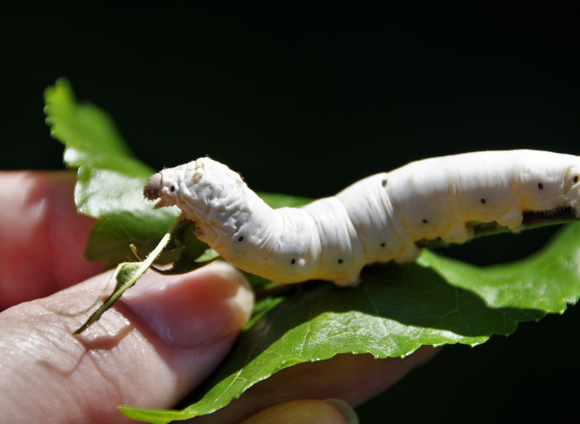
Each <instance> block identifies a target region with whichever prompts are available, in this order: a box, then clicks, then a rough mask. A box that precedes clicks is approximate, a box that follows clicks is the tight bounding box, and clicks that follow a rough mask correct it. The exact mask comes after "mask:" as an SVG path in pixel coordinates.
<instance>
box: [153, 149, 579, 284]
mask: <svg viewBox="0 0 580 424" xmlns="http://www.w3.org/2000/svg"><path fill="white" fill-rule="evenodd" d="M579 174H580V159H579V158H578V157H576V156H572V155H566V154H558V153H551V152H542V151H534V150H514V151H493V152H476V153H466V154H462V155H455V156H444V157H439V158H431V159H425V160H422V161H417V162H412V163H410V164H408V165H405V166H403V167H401V168H398V169H395V170H394V171H391V172H389V173H381V174H377V175H373V176H370V177H368V178H365V179H363V180H360V181H358V182H357V183H355V184H353V185H351V186H350V187H348V188H346V189H345V190H343V191H341V192H340V193H338V194H337V195H336V196H334V197H328V198H324V199H320V200H316V201H314V202H312V203H310V204H308V205H306V206H304V207H302V208H280V209H276V210H274V209H271V208H270V207H269V206H268V205H266V204H265V203H264V202H263V201H262V200H261V199H260V198H259V197H258V196H257V195H256V194H255V193H254V192H253V191H252V190H250V189H249V188H248V187H247V185H246V184H245V183H244V182H243V181H242V179H241V177H240V176H239V175H238V174H237V173H235V172H233V171H232V170H230V169H229V168H228V167H227V166H225V165H223V164H221V163H219V162H216V161H214V160H212V159H209V158H201V159H198V160H196V161H193V162H190V163H188V164H184V165H181V166H178V167H175V168H170V169H164V170H162V171H160V172H158V173H156V174H154V175H152V176H151V177H150V178H149V181H148V183H147V185H146V187H145V190H144V195H145V197H147V198H148V199H150V200H154V199H161V200H160V201H159V203H157V205H156V206H155V207H163V206H172V205H177V207H179V208H180V209H181V211H182V219H187V220H190V221H194V222H195V223H196V235H198V237H199V238H200V239H201V240H202V241H204V242H206V243H207V244H208V245H210V246H211V247H213V248H214V249H216V250H217V251H218V253H219V254H220V255H221V256H222V257H223V258H224V259H225V260H227V261H228V262H230V263H232V264H233V265H235V266H237V267H239V268H241V269H243V270H244V271H247V272H250V273H254V274H256V275H259V276H262V277H265V278H269V279H272V280H274V281H277V282H280V283H295V282H300V281H306V280H310V279H322V280H329V281H333V282H334V283H336V284H338V285H340V286H354V285H356V284H357V283H358V282H359V274H360V271H361V270H362V268H363V267H364V266H365V265H366V264H370V263H374V262H388V261H391V260H393V261H395V262H409V261H413V260H415V259H416V258H417V256H418V255H419V253H420V250H419V248H418V247H417V245H416V244H415V243H416V242H417V241H419V240H442V241H444V242H446V243H463V242H465V241H466V240H468V239H469V238H471V237H472V235H473V228H472V227H468V226H466V224H467V223H469V222H474V221H476V222H481V223H497V224H499V225H501V226H506V227H509V228H510V229H511V230H512V231H519V230H520V229H521V228H522V219H523V215H522V214H523V213H524V212H546V211H552V210H558V209H560V208H564V207H567V208H571V209H572V210H573V212H574V214H575V216H576V217H578V216H580V213H579V208H578V201H579V200H580V184H577V183H578V181H579V177H578V175H579ZM387 180H388V185H387ZM539 180H541V181H542V182H541V183H539V184H538V181H539ZM538 188H539V189H540V190H538ZM482 195H485V197H482ZM422 216H428V217H429V220H427V219H425V218H422ZM418 223H422V224H421V225H417V224H418ZM427 223H429V225H423V224H427ZM241 234H246V235H248V234H250V235H251V236H250V237H247V238H244V237H243V236H241ZM234 240H238V241H240V242H241V241H242V240H245V242H244V243H234V242H233V241H234ZM337 257H339V258H340V259H339V260H338V261H337V260H336V259H333V258H337Z"/></svg>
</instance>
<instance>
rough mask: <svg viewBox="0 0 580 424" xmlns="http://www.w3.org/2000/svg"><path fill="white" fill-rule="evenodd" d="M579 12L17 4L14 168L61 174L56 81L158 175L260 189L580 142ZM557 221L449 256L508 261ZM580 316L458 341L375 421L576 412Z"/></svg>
mask: <svg viewBox="0 0 580 424" xmlns="http://www.w3.org/2000/svg"><path fill="white" fill-rule="evenodd" d="M464 3H469V4H464ZM579 18H580V7H579V6H577V3H576V2H572V1H570V2H560V1H554V2H536V1H526V2H524V1H521V2H515V1H507V2H506V1H486V2H483V1H481V2H456V3H455V2H447V3H444V4H440V3H439V2H427V1H417V2H401V4H397V3H394V4H392V5H389V6H381V7H380V8H377V7H370V6H367V5H354V4H353V5H351V6H349V7H337V6H336V5H332V4H330V3H328V4H326V3H325V4H316V5H313V4H311V3H308V2H299V1H295V2H275V5H272V4H270V5H263V4H261V5H257V4H237V5H235V6H232V5H229V4H226V3H219V4H218V3H214V4H212V6H198V5H196V6H192V5H187V4H185V3H181V2H175V3H173V4H171V5H167V6H156V7H151V6H149V7H148V6H145V5H143V4H140V5H139V6H137V7H122V6H117V7H114V6H111V7H106V6H103V5H99V6H97V5H96V3H92V4H89V3H87V2H83V3H80V2H79V3H78V4H77V5H74V6H71V5H67V6H55V5H50V4H45V3H43V4H39V5H30V4H28V5H24V4H21V5H14V4H13V5H12V6H10V7H7V6H2V7H1V8H0V60H1V66H0V69H1V71H0V75H1V79H0V122H1V134H0V140H2V141H1V143H2V150H1V152H2V153H1V154H0V168H1V169H27V168H32V169H61V168H62V146H61V145H60V144H59V143H58V142H57V141H55V140H52V139H51V138H50V137H49V131H48V128H47V127H46V126H45V125H44V115H43V113H42V107H43V98H42V93H43V90H44V88H45V87H46V86H48V85H51V84H53V83H54V82H55V80H56V79H57V78H59V77H67V78H69V79H70V81H71V83H72V85H73V88H74V89H75V91H76V93H77V96H78V97H79V98H80V99H82V100H90V101H91V102H93V103H95V104H97V105H99V106H100V107H102V108H104V109H105V110H107V111H108V112H109V113H110V114H111V115H112V116H113V117H114V119H115V121H116V122H117V124H118V126H119V128H120V130H121V132H122V133H123V135H124V136H125V138H126V140H127V142H128V143H129V145H130V146H131V148H132V150H133V151H134V152H135V154H136V155H137V156H138V157H139V158H141V159H143V160H144V161H145V162H147V163H149V164H150V165H152V166H153V168H155V169H158V168H161V167H163V166H175V165H177V164H180V163H183V162H188V161H190V160H193V159H195V158H197V157H199V156H204V155H209V156H211V157H212V158H214V159H217V160H219V161H221V162H224V163H226V164H227V165H228V166H230V167H231V168H232V169H234V170H236V171H239V172H240V173H241V174H242V175H243V176H244V178H245V179H246V181H247V182H248V184H249V185H250V187H252V188H254V189H255V190H259V191H269V192H281V193H288V194H295V195H301V196H308V197H321V196H327V195H332V194H334V193H335V192H337V191H339V190H340V189H342V188H344V187H345V186H347V185H348V184H350V183H352V182H354V181H356V180H357V179H360V178H362V177H365V176H367V175H370V174H373V173H376V172H380V171H388V170H390V169H393V168H395V167H398V166H401V165H403V164H405V163H407V162H409V161H411V160H416V159H421V158H426V157H431V156H441V155H445V154H452V153H459V152H466V151H476V150H493V149H514V148H533V149H543V150H552V151H556V152H565V153H572V154H578V153H580V148H579V146H578V135H579V134H580V119H579V116H580V96H579V94H580V93H579V92H580V85H579V83H578V81H579V75H580V72H579V71H580V55H579V50H580V30H579V28H580V25H579V24H578V21H579ZM0 225H1V223H0ZM552 232H553V230H551V229H549V230H542V231H532V232H528V233H524V234H522V235H518V236H497V237H490V238H488V239H485V240H481V241H475V242H472V243H469V244H467V245H465V246H459V247H457V248H451V249H446V250H444V251H443V253H444V254H447V255H451V256H456V257H460V258H462V259H464V260H467V261H469V262H472V263H475V264H490V263H498V262H504V261H509V260H514V259H517V258H521V257H524V256H526V255H527V254H528V253H530V252H533V251H534V250H536V249H537V248H538V246H540V245H541V244H542V243H544V241H545V240H546V238H547V237H549V235H550V234H551V233H552ZM576 309H578V308H576ZM579 314H580V312H578V311H575V310H574V309H573V308H572V309H571V310H569V311H568V312H567V313H566V314H565V315H564V316H563V317H558V316H556V317H548V318H546V319H544V320H543V321H541V322H540V323H539V324H535V323H525V324H522V325H520V329H519V330H518V331H517V332H516V333H515V334H514V335H513V336H511V337H509V338H505V337H494V338H492V340H490V341H489V342H488V343H486V344H484V345H482V346H480V347H477V348H475V349H471V348H469V347H464V346H451V347H447V348H446V349H445V350H444V352H443V353H442V354H441V355H439V357H438V358H436V359H435V360H434V361H433V362H432V363H430V364H429V365H427V366H425V367H423V368H422V369H420V370H418V371H416V372H414V373H412V374H411V375H410V376H409V377H408V378H407V379H405V380H404V381H402V382H401V383H399V384H398V385H396V386H394V387H393V388H392V389H391V390H389V391H388V392H387V393H385V394H384V395H383V396H382V397H379V398H376V399H375V400H373V401H370V402H368V403H367V404H365V405H364V406H362V407H361V408H359V413H360V416H361V421H362V422H363V423H371V422H384V421H386V420H389V421H392V422H401V421H403V420H405V421H408V420H409V419H412V420H413V421H419V420H428V421H430V422H464V421H472V422H477V421H481V422H491V421H493V422H508V421H513V420H516V419H517V420H519V421H521V420H524V419H527V420H528V421H532V422H533V421H542V422H553V421H556V420H560V419H564V418H571V417H575V415H574V414H573V413H574V411H575V409H576V403H577V398H578V397H577V392H576V389H575V388H574V387H575V386H576V381H577V379H578V377H579V369H580V366H578V362H577V360H576V358H577V356H578V355H577V352H578V348H579V343H578V336H577V332H578V331H577V329H578V325H579V323H580V318H579V317H578V315H579ZM569 384H572V387H573V388H572V389H570V388H569V387H568V386H569Z"/></svg>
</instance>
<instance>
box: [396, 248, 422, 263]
mask: <svg viewBox="0 0 580 424" xmlns="http://www.w3.org/2000/svg"><path fill="white" fill-rule="evenodd" d="M420 254H421V249H419V247H417V245H416V244H415V243H411V244H408V245H406V246H404V247H403V249H402V250H401V252H399V254H398V255H397V256H395V257H394V258H393V261H395V262H396V263H398V264H402V263H405V262H415V260H416V259H417V258H418V257H419V255H420Z"/></svg>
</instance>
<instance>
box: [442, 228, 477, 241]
mask: <svg viewBox="0 0 580 424" xmlns="http://www.w3.org/2000/svg"><path fill="white" fill-rule="evenodd" d="M440 237H441V239H442V240H443V241H445V242H447V243H457V244H463V243H465V242H466V241H467V240H469V239H470V238H471V237H473V227H469V228H467V227H465V226H463V225H462V226H455V227H453V228H450V229H449V230H448V231H446V232H445V233H444V234H442V235H441V236H440Z"/></svg>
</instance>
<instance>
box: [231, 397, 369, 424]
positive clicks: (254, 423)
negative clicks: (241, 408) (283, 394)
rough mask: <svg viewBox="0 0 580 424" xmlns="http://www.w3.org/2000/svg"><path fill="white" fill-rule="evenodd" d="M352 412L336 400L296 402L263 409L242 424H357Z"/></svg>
mask: <svg viewBox="0 0 580 424" xmlns="http://www.w3.org/2000/svg"><path fill="white" fill-rule="evenodd" d="M358 422H359V420H358V417H357V415H356V413H355V412H354V410H353V409H352V408H351V407H350V405H348V404H347V403H345V402H343V401H341V400H338V399H329V400H314V399H312V400H310V399H308V400H297V401H293V402H287V403H283V404H280V405H276V406H273V407H271V408H268V409H265V410H264V411H262V412H259V413H258V414H256V415H254V416H253V417H250V418H248V419H247V420H245V421H243V422H242V424H358Z"/></svg>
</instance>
